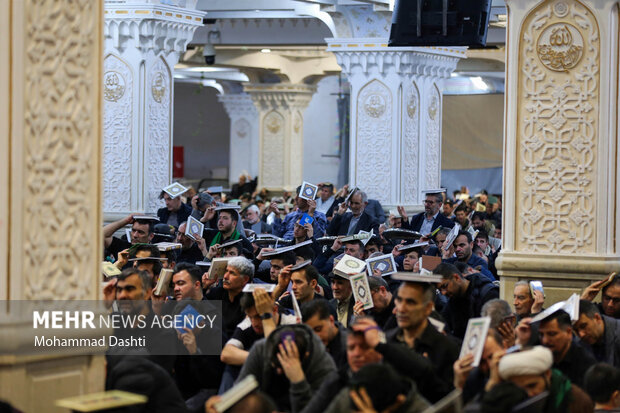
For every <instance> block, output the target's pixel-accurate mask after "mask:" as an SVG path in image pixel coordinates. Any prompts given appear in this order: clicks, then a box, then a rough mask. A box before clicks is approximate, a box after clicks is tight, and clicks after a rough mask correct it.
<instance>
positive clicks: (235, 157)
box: [218, 93, 260, 182]
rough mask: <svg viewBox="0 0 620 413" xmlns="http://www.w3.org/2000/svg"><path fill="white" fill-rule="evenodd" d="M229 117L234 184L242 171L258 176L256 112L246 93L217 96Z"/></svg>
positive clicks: (231, 169) (232, 178)
mask: <svg viewBox="0 0 620 413" xmlns="http://www.w3.org/2000/svg"><path fill="white" fill-rule="evenodd" d="M218 99H219V100H220V102H222V104H223V105H224V108H225V109H226V113H228V116H229V117H230V173H229V176H230V180H231V181H232V182H236V179H237V177H238V176H239V174H241V172H242V171H247V172H249V173H250V175H252V176H253V177H254V176H257V175H258V157H257V156H256V155H257V154H258V153H259V150H260V149H259V125H258V111H257V110H256V106H254V101H253V100H252V97H251V96H250V95H249V94H247V93H238V94H232V95H219V97H218Z"/></svg>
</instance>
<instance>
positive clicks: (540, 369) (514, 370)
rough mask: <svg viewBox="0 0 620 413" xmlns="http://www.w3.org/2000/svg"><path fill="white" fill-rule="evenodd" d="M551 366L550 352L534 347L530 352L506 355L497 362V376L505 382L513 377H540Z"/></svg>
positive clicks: (541, 347)
mask: <svg viewBox="0 0 620 413" xmlns="http://www.w3.org/2000/svg"><path fill="white" fill-rule="evenodd" d="M552 365H553V354H552V353H551V350H549V349H548V348H546V347H543V346H536V347H533V348H531V349H530V350H525V351H520V352H518V353H511V354H506V355H505V356H504V357H502V359H501V360H500V361H499V375H500V377H501V378H502V379H504V380H507V379H509V378H510V377H514V376H530V375H535V376H538V375H541V374H543V373H544V372H546V371H547V370H549V369H550V368H551V366H552Z"/></svg>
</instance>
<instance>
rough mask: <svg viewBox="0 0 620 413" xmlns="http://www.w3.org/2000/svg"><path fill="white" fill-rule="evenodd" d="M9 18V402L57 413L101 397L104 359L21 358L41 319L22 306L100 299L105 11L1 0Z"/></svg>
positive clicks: (4, 279)
mask: <svg viewBox="0 0 620 413" xmlns="http://www.w3.org/2000/svg"><path fill="white" fill-rule="evenodd" d="M0 16H1V17H0V38H1V39H2V40H1V41H0V88H1V89H2V93H1V94H0V95H2V96H1V97H0V183H1V185H2V188H3V190H4V195H5V201H4V202H3V203H2V205H0V285H2V287H1V288H0V299H1V300H9V302H6V301H3V304H2V310H0V331H2V338H0V354H1V356H0V383H2V384H1V385H0V399H2V400H4V401H7V402H10V403H11V404H12V405H13V406H14V407H15V408H16V409H18V410H19V411H26V412H34V411H54V401H55V400H57V399H59V398H63V397H68V396H76V395H79V394H84V393H93V392H97V391H103V389H104V381H105V366H104V364H105V360H104V358H103V356H94V355H92V354H93V353H92V349H90V348H88V349H86V350H85V349H84V348H80V347H79V346H75V347H74V348H72V350H73V352H72V354H71V355H69V356H66V355H65V356H64V357H59V356H54V355H50V353H49V352H48V353H47V354H45V355H44V354H43V353H45V350H42V351H41V354H40V355H37V356H35V357H24V356H19V355H15V354H14V351H15V349H16V347H19V344H20V343H21V342H22V341H21V339H22V338H23V337H24V336H25V333H26V332H29V331H32V312H26V311H18V310H16V308H15V306H14V304H15V301H16V300H20V302H22V303H23V302H24V301H21V300H36V301H38V300H46V299H52V300H96V299H97V298H98V297H99V296H100V288H101V283H100V274H101V267H100V265H101V260H102V254H101V252H102V234H101V228H102V227H101V203H102V199H101V156H102V152H101V147H102V146H101V143H102V136H101V135H102V134H101V98H102V89H103V88H102V83H101V80H102V63H103V62H102V60H103V51H102V32H103V28H102V25H103V7H102V4H101V2H98V1H90V0H88V1H62V0H60V1H58V0H18V1H0ZM22 308H23V307H22ZM88 330H89V332H88V333H86V334H93V332H95V333H98V330H95V329H92V330H91V329H88ZM52 334H55V333H52ZM31 340H32V335H30V341H29V342H30V343H32V341H31ZM89 350H90V351H89ZM87 351H88V352H87ZM83 354H90V355H83Z"/></svg>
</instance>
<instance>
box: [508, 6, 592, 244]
mask: <svg viewBox="0 0 620 413" xmlns="http://www.w3.org/2000/svg"><path fill="white" fill-rule="evenodd" d="M521 30H522V33H521V35H520V39H521V41H520V44H519V61H518V63H517V65H518V66H517V67H518V68H519V74H518V88H517V90H518V111H517V132H516V141H517V151H518V156H517V160H516V161H517V167H516V171H517V172H516V173H517V179H516V191H515V192H516V198H515V199H516V211H515V213H516V214H517V215H516V216H517V218H516V223H517V226H518V227H517V228H515V234H514V235H513V236H514V237H515V239H514V245H515V250H517V251H523V252H536V253H554V254H570V255H574V254H588V253H593V252H595V243H594V242H593V240H594V239H595V237H596V234H595V231H596V227H595V225H596V195H597V191H596V187H597V170H596V165H597V147H598V144H599V137H598V135H599V118H598V116H599V105H600V104H599V97H600V96H599V95H600V90H599V88H600V66H599V65H600V39H599V30H598V25H597V22H596V19H595V17H594V16H593V14H592V13H591V12H590V11H589V10H588V9H587V8H586V7H585V6H583V5H582V4H581V3H580V2H578V1H574V2H570V3H569V4H567V3H566V2H564V1H555V2H545V3H544V4H542V5H540V6H539V7H537V8H535V9H534V10H532V11H531V12H530V13H529V14H528V16H527V17H526V18H525V20H524V24H523V25H522V29H521ZM584 39H585V40H584Z"/></svg>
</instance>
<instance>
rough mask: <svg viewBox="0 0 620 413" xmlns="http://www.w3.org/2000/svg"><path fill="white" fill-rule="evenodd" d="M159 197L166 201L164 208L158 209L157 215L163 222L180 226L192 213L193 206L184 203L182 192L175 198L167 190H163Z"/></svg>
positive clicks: (176, 226)
mask: <svg viewBox="0 0 620 413" xmlns="http://www.w3.org/2000/svg"><path fill="white" fill-rule="evenodd" d="M159 199H163V200H164V202H165V203H166V206H165V207H164V208H160V209H158V210H157V217H158V218H159V222H161V223H164V224H168V225H172V226H174V227H175V228H178V227H179V225H180V224H181V223H182V222H183V221H187V218H189V216H190V215H191V214H192V207H191V206H189V205H187V204H185V203H183V200H182V199H181V195H180V194H179V195H177V196H175V197H174V198H173V197H171V196H170V195H169V194H168V193H167V192H165V191H161V193H160V194H159Z"/></svg>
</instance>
